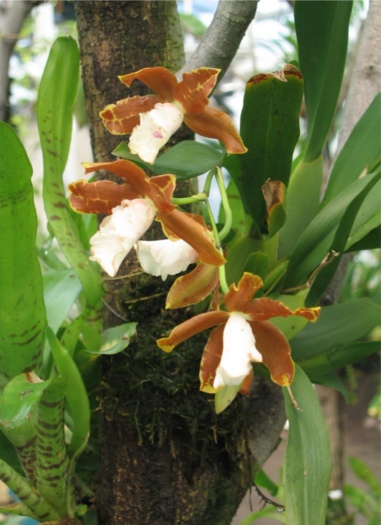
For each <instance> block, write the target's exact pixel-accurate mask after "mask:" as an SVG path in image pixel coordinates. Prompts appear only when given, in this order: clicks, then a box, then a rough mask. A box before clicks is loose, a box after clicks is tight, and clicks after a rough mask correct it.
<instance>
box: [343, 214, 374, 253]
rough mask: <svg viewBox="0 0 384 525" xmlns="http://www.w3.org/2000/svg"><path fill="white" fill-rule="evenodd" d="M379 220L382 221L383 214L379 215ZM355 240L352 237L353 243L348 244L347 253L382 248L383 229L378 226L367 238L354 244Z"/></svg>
mask: <svg viewBox="0 0 384 525" xmlns="http://www.w3.org/2000/svg"><path fill="white" fill-rule="evenodd" d="M377 220H378V221H381V213H378V214H377ZM353 241H354V238H353V235H351V242H348V244H347V249H346V252H358V251H361V250H374V249H377V248H380V247H381V227H380V226H376V228H373V229H372V230H370V232H369V233H367V235H365V237H363V238H362V239H360V240H358V241H356V242H353Z"/></svg>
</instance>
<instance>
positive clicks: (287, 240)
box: [279, 157, 323, 258]
mask: <svg viewBox="0 0 384 525" xmlns="http://www.w3.org/2000/svg"><path fill="white" fill-rule="evenodd" d="M322 181H323V159H322V157H317V158H316V159H314V160H313V161H311V162H305V161H304V160H300V161H299V162H298V163H297V164H296V167H295V169H294V170H293V173H292V176H291V179H290V181H289V186H288V189H287V195H286V200H285V213H286V220H285V223H284V226H283V227H282V228H281V230H280V232H279V258H281V257H287V256H289V255H291V253H292V252H293V250H294V249H295V246H296V244H297V242H298V240H299V239H300V236H301V235H302V233H303V232H304V230H305V228H306V227H307V225H308V223H310V222H311V220H312V219H314V218H315V217H316V214H317V212H318V209H319V203H320V191H321V185H322Z"/></svg>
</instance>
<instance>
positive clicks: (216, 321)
mask: <svg viewBox="0 0 384 525" xmlns="http://www.w3.org/2000/svg"><path fill="white" fill-rule="evenodd" d="M228 316H229V314H228V313H227V312H221V311H215V312H205V313H203V314H198V315H195V316H193V317H191V318H190V319H188V320H187V321H184V323H181V324H178V325H177V326H175V328H174V329H173V330H172V332H171V333H170V334H169V336H168V337H163V338H162V339H158V340H157V341H156V342H157V345H158V346H159V347H160V348H161V349H162V350H164V352H172V350H173V349H174V348H175V346H177V345H179V344H180V343H182V342H183V341H186V340H187V339H189V338H190V337H193V336H194V335H196V334H199V333H200V332H204V330H208V329H209V328H212V327H213V326H216V325H220V324H223V323H225V322H226V321H227V319H228Z"/></svg>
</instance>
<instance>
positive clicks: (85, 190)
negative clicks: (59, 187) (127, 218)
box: [68, 180, 135, 215]
mask: <svg viewBox="0 0 384 525" xmlns="http://www.w3.org/2000/svg"><path fill="white" fill-rule="evenodd" d="M68 188H69V191H70V192H71V194H70V196H69V204H70V205H71V208H72V209H73V210H75V211H76V212H78V213H95V214H102V215H110V214H111V213H112V208H114V207H115V206H119V205H120V204H121V201H123V200H124V199H129V200H130V199H132V198H135V197H132V192H131V191H130V189H129V187H128V186H127V185H126V184H116V183H115V182H112V181H109V180H100V181H96V182H87V181H86V180H78V181H76V182H73V183H72V184H70V185H69V186H68Z"/></svg>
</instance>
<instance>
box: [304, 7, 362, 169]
mask: <svg viewBox="0 0 384 525" xmlns="http://www.w3.org/2000/svg"><path fill="white" fill-rule="evenodd" d="M352 5H353V2H352V1H351V0H343V1H333V2H323V1H322V0H312V1H311V2H295V11H294V14H295V27H296V35H297V44H298V51H299V63H300V69H301V71H302V73H303V78H304V96H305V104H306V110H307V116H308V141H307V146H306V150H305V154H304V161H305V162H311V161H313V160H315V159H317V158H318V157H319V156H320V155H321V153H322V151H323V148H324V144H325V141H326V139H327V135H328V132H329V129H330V126H331V123H332V120H333V116H334V112H335V108H336V104H337V100H338V98H339V92H340V87H341V82H342V80H343V74H344V66H345V60H346V56H347V48H348V30H349V19H350V15H351V10H352Z"/></svg>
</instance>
